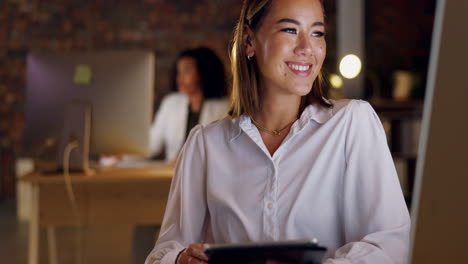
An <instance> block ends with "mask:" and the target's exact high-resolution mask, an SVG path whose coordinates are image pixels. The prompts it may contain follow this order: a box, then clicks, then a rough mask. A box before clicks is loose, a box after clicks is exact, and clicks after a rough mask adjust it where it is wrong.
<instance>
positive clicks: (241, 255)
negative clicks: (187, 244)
mask: <svg viewBox="0 0 468 264" xmlns="http://www.w3.org/2000/svg"><path fill="white" fill-rule="evenodd" d="M204 248H205V253H206V254H207V255H208V256H209V262H208V263H209V264H221V263H222V264H234V263H235V264H240V263H242V264H263V263H265V261H266V260H269V259H271V260H276V261H278V262H280V263H288V264H319V263H322V258H323V256H324V254H325V252H326V251H327V249H326V248H325V247H322V246H320V245H319V243H318V240H317V239H310V240H287V241H266V242H246V243H233V244H204Z"/></svg>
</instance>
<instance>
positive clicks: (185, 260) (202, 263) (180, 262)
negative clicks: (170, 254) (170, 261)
mask: <svg viewBox="0 0 468 264" xmlns="http://www.w3.org/2000/svg"><path fill="white" fill-rule="evenodd" d="M206 263H208V256H207V255H206V254H205V252H204V249H203V244H190V245H189V246H188V247H187V248H186V249H184V250H183V251H182V252H181V253H180V254H179V256H178V257H177V260H176V264H206Z"/></svg>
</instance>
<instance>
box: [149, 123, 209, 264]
mask: <svg viewBox="0 0 468 264" xmlns="http://www.w3.org/2000/svg"><path fill="white" fill-rule="evenodd" d="M205 193H206V192H205V151H204V139H203V130H202V127H201V126H200V125H198V126H195V127H194V128H193V130H192V131H191V132H190V135H189V137H188V138H187V141H186V143H185V145H184V147H183V149H182V152H181V154H180V157H179V159H178V162H177V165H176V169H175V174H174V178H173V179H172V183H171V189H170V192H169V198H168V202H167V205H166V212H165V214H164V220H163V223H162V226H161V230H160V233H159V239H158V241H157V242H156V245H155V248H154V249H153V250H152V251H151V253H150V254H149V256H148V257H147V259H146V262H145V264H159V263H161V264H174V263H175V260H176V258H177V255H178V254H179V252H180V251H181V250H182V249H184V248H185V247H187V246H188V245H189V244H192V243H200V242H203V239H204V229H205V227H204V226H205V218H206V215H207V206H206V195H205Z"/></svg>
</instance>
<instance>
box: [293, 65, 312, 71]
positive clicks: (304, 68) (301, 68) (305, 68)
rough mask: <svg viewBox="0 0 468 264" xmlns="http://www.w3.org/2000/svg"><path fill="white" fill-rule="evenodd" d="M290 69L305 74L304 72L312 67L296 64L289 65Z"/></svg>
mask: <svg viewBox="0 0 468 264" xmlns="http://www.w3.org/2000/svg"><path fill="white" fill-rule="evenodd" d="M288 67H289V68H291V69H293V70H296V71H301V72H304V71H307V70H308V69H309V68H310V65H307V66H301V65H296V64H288Z"/></svg>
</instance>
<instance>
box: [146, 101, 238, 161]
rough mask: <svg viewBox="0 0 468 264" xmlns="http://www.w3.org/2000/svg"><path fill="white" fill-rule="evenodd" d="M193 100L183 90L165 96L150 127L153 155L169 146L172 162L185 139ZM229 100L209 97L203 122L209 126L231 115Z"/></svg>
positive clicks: (201, 121)
mask: <svg viewBox="0 0 468 264" xmlns="http://www.w3.org/2000/svg"><path fill="white" fill-rule="evenodd" d="M188 107H189V99H188V97H187V96H186V95H184V94H181V93H173V94H169V95H167V96H166V97H164V99H163V101H162V102H161V106H160V107H159V110H158V112H157V113H156V116H155V119H154V122H153V125H152V126H151V130H150V152H151V154H152V155H156V154H159V153H161V151H162V150H163V149H165V156H166V157H165V158H166V160H167V161H172V160H174V159H175V158H177V155H178V153H179V151H180V149H181V148H182V145H183V144H184V141H185V132H186V129H187V117H188ZM228 108H229V102H228V101H227V100H226V99H205V100H204V102H203V106H202V109H201V112H200V120H199V124H201V125H207V124H209V123H211V122H213V121H215V120H220V119H222V118H224V117H225V116H226V115H227V112H228V110H229V109H228Z"/></svg>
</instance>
